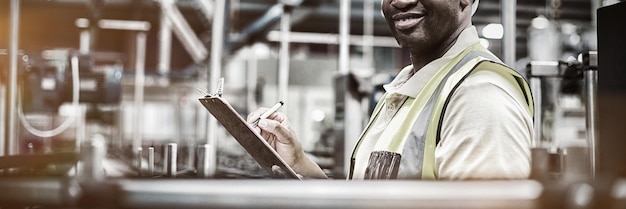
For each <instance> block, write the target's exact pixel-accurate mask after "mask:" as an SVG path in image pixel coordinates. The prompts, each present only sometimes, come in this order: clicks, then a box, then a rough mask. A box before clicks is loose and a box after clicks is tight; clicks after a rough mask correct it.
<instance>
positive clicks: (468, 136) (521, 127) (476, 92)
mask: <svg viewBox="0 0 626 209" xmlns="http://www.w3.org/2000/svg"><path fill="white" fill-rule="evenodd" d="M517 89H518V88H517V87H515V86H514V84H511V83H510V82H508V81H507V80H506V79H505V78H503V77H502V76H501V75H500V74H498V73H496V72H492V71H485V70H482V71H478V72H475V73H473V74H472V75H470V76H469V77H468V78H467V79H466V80H465V81H464V82H463V83H462V84H461V85H460V86H459V88H458V89H457V90H456V91H455V92H454V93H453V95H452V97H451V101H450V103H449V104H448V107H447V109H446V112H445V115H444V118H443V123H442V130H441V141H440V142H439V144H438V145H437V147H436V149H435V166H436V175H437V178H438V179H442V180H467V179H524V178H528V176H529V174H530V144H531V139H532V136H533V134H532V133H533V121H532V115H531V113H530V112H529V111H528V110H527V108H526V102H525V99H524V96H523V95H522V93H521V92H520V91H519V90H517Z"/></svg>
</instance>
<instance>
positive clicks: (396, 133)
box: [248, 0, 533, 180]
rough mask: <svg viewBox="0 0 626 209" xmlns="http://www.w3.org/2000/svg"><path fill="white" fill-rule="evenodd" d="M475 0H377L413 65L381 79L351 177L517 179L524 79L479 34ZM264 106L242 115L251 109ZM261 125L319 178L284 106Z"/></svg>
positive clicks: (528, 127) (525, 145) (526, 114)
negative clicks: (379, 93)
mask: <svg viewBox="0 0 626 209" xmlns="http://www.w3.org/2000/svg"><path fill="white" fill-rule="evenodd" d="M477 5H478V0H475V2H473V1H472V0H382V11H383V14H384V16H385V19H386V21H387V24H388V25H389V28H390V29H391V33H392V34H393V35H394V37H395V38H396V40H397V41H398V43H399V44H400V46H402V47H403V48H404V49H406V50H408V51H409V53H410V55H411V62H412V65H410V66H407V67H405V68H404V69H403V70H402V71H401V72H400V73H399V74H398V76H397V77H396V78H395V79H394V80H393V81H392V82H391V83H390V84H387V85H385V90H386V94H385V95H384V96H383V98H382V99H381V100H380V101H379V102H378V104H377V107H376V108H375V110H374V113H373V114H372V116H371V119H370V122H369V124H368V125H367V128H366V129H365V130H364V131H363V133H362V134H361V138H360V140H359V142H358V143H357V144H356V147H355V149H354V153H353V155H352V164H351V167H350V174H349V176H348V178H349V179H395V178H401V179H445V180H461V179H463V180H464V179H523V178H527V177H528V175H529V173H530V143H531V139H532V132H533V131H532V127H533V121H532V120H533V119H532V115H533V106H532V104H533V102H532V97H531V95H530V91H529V88H528V85H527V83H526V82H525V80H524V79H523V78H522V77H521V76H520V75H519V74H517V73H516V72H515V71H514V70H512V69H510V68H508V67H505V66H504V65H502V64H498V63H501V61H499V60H498V59H497V58H496V57H495V56H493V55H492V54H491V53H490V52H489V51H487V50H486V49H485V48H483V47H482V46H481V45H480V44H479V39H478V35H477V32H476V29H475V27H474V26H472V23H471V17H472V15H473V12H474V11H475V10H476V7H477ZM265 110H266V108H261V109H259V110H257V111H255V112H253V113H251V114H250V115H249V116H248V119H249V120H251V119H254V118H258V116H259V115H260V114H261V113H263V112H264V111H265ZM259 128H260V131H261V134H262V135H263V136H264V137H265V138H266V139H267V140H268V142H269V143H270V144H271V145H272V146H273V147H274V148H275V149H276V151H277V152H278V153H279V154H280V155H281V156H282V157H283V158H284V159H285V161H286V162H287V163H288V164H289V165H291V166H293V169H294V170H295V171H296V172H297V173H299V174H300V175H302V176H304V177H310V178H325V177H326V176H325V175H324V173H323V172H322V170H321V169H320V168H319V166H317V165H316V164H315V163H314V162H313V161H312V160H310V159H309V158H307V157H306V156H305V154H304V152H303V150H302V147H301V145H300V142H298V140H297V139H296V136H295V134H294V132H293V130H292V129H291V128H290V124H289V122H288V120H287V118H286V117H285V115H284V114H282V113H275V114H272V115H271V116H270V117H269V118H268V119H267V120H262V121H260V123H259Z"/></svg>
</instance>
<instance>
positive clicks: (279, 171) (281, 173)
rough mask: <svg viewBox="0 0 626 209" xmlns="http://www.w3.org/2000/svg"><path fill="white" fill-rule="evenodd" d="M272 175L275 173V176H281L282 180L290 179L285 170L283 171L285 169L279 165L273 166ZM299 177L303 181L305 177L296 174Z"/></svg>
mask: <svg viewBox="0 0 626 209" xmlns="http://www.w3.org/2000/svg"><path fill="white" fill-rule="evenodd" d="M272 173H274V175H275V176H279V177H282V178H289V175H287V172H285V170H283V168H281V167H280V166H278V165H272ZM296 175H297V176H298V178H299V179H303V178H304V177H303V176H302V175H300V174H296Z"/></svg>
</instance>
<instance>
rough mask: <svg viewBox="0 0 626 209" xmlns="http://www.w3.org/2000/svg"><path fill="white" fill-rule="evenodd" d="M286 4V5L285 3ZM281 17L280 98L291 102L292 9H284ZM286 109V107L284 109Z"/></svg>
mask: <svg viewBox="0 0 626 209" xmlns="http://www.w3.org/2000/svg"><path fill="white" fill-rule="evenodd" d="M283 6H284V5H283ZM283 11H284V12H283V14H282V16H281V18H280V32H281V34H280V36H281V38H280V39H281V40H280V55H279V56H280V57H279V58H278V59H279V61H278V100H282V101H286V102H289V100H288V89H287V86H288V85H289V63H290V59H289V43H290V40H289V39H290V36H289V34H290V32H291V9H287V8H286V9H284V10H283ZM283 110H284V109H283Z"/></svg>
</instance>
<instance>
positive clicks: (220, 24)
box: [206, 0, 230, 175]
mask: <svg viewBox="0 0 626 209" xmlns="http://www.w3.org/2000/svg"><path fill="white" fill-rule="evenodd" d="M214 3H215V4H214V5H215V10H214V12H215V13H214V17H213V25H212V28H211V30H212V31H211V40H212V44H211V68H210V70H211V73H210V75H209V79H210V81H209V84H208V85H209V86H208V88H207V89H209V90H210V91H209V92H216V91H217V88H218V86H217V84H218V83H219V80H220V78H221V77H222V76H221V74H222V55H223V54H224V39H225V37H224V29H225V27H224V25H225V21H226V20H225V18H226V11H230V10H229V9H228V8H226V0H215V2H214ZM217 127H218V126H217V120H216V119H215V118H214V117H208V127H207V132H206V133H207V139H206V140H207V143H208V144H210V145H212V146H211V147H210V149H209V152H208V153H209V155H210V156H211V157H212V158H211V162H210V165H211V168H210V169H209V172H210V173H211V175H212V174H213V173H215V170H216V164H217V161H216V158H215V157H214V156H216V151H215V148H216V147H217Z"/></svg>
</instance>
